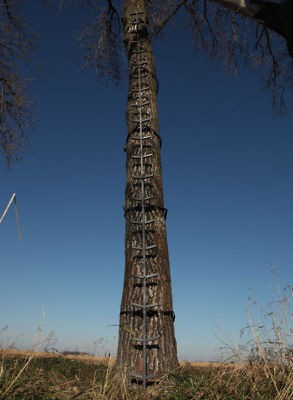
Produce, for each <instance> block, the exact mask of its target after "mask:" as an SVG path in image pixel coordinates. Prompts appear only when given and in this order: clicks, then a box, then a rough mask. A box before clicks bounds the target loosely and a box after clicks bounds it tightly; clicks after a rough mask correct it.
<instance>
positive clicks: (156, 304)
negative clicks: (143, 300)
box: [131, 303, 159, 308]
mask: <svg viewBox="0 0 293 400" xmlns="http://www.w3.org/2000/svg"><path fill="white" fill-rule="evenodd" d="M131 305H132V306H133V307H137V308H152V307H158V306H159V304H158V303H153V304H146V305H145V306H144V305H143V304H137V303H131Z"/></svg>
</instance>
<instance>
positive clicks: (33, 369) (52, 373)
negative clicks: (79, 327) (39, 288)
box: [0, 350, 293, 400]
mask: <svg viewBox="0 0 293 400" xmlns="http://www.w3.org/2000/svg"><path fill="white" fill-rule="evenodd" d="M0 355H1V367H0V398H1V400H6V399H7V400H15V399H18V400H65V399H66V400H67V399H68V400H69V399H80V400H136V399H137V400H138V399H150V400H151V399H153V400H195V399H197V400H244V399H245V400H270V399H276V400H291V399H293V371H292V364H291V365H289V364H288V365H276V364H274V365H273V364H267V363H265V362H261V361H260V360H255V361H253V360H251V362H250V363H245V364H231V363H230V364H227V365H226V364H220V363H200V362H198V363H181V365H180V366H179V367H178V370H177V371H175V372H174V373H173V374H170V375H166V376H165V377H163V379H162V380H161V382H159V384H157V385H156V386H153V387H150V388H149V389H148V391H147V393H146V394H144V393H143V392H142V391H141V390H140V389H139V388H138V387H137V386H136V385H132V386H127V384H126V380H124V379H123V377H122V376H121V374H117V371H116V370H115V360H112V359H106V358H98V357H92V356H84V355H82V356H77V355H56V354H50V353H41V352H25V351H17V350H0Z"/></svg>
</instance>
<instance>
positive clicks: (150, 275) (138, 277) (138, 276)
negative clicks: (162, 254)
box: [132, 272, 159, 279]
mask: <svg viewBox="0 0 293 400" xmlns="http://www.w3.org/2000/svg"><path fill="white" fill-rule="evenodd" d="M155 276H159V274H158V273H157V272H156V273H154V274H149V275H146V276H142V275H132V278H137V279H144V278H145V279H150V278H154V277H155Z"/></svg>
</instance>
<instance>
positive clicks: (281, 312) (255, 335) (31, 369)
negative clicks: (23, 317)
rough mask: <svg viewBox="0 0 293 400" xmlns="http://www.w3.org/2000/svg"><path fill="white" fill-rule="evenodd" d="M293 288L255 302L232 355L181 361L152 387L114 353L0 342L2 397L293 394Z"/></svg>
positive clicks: (153, 399)
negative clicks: (135, 379) (128, 372)
mask: <svg viewBox="0 0 293 400" xmlns="http://www.w3.org/2000/svg"><path fill="white" fill-rule="evenodd" d="M285 289H286V290H287V292H284V293H282V292H279V295H278V297H276V298H275V300H274V301H272V302H270V303H269V306H268V308H266V309H265V310H264V311H263V312H262V313H261V316H260V318H259V319H258V320H255V319H253V317H252V315H253V313H252V312H251V308H249V313H248V326H247V327H245V330H243V332H245V333H246V335H247V342H246V345H243V344H242V345H241V346H236V347H231V346H230V345H229V344H227V349H228V350H229V351H230V357H229V361H230V362H229V363H203V362H194V363H187V362H181V363H180V365H179V366H178V368H177V370H176V371H173V372H172V374H166V375H165V376H163V377H162V378H161V379H160V381H159V382H158V383H157V384H156V385H153V386H151V387H149V388H148V390H147V392H145V393H144V392H143V391H142V389H141V387H140V386H138V385H131V384H130V383H129V381H128V379H126V378H125V377H124V376H123V373H122V372H121V371H117V369H116V366H115V359H113V358H98V357H94V356H90V355H86V354H82V355H76V354H68V352H67V354H60V353H57V354H56V353H54V354H53V353H44V352H40V351H36V350H35V351H21V350H13V349H5V350H4V349H2V350H1V349H0V400H71V399H79V400H293V344H292V338H293V328H292V315H293V314H292V311H291V308H290V299H291V298H292V295H293V290H292V287H291V286H288V287H286V288H285ZM253 304H254V303H253ZM40 330H41V329H40V328H39V329H38V332H39V331H40ZM2 332H3V329H2ZM42 344H43V343H42V342H40V344H39V345H38V344H37V343H35V344H34V346H33V348H34V349H40V348H42V346H41V345H42ZM231 361H233V362H231Z"/></svg>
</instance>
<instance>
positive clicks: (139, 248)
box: [132, 244, 157, 250]
mask: <svg viewBox="0 0 293 400" xmlns="http://www.w3.org/2000/svg"><path fill="white" fill-rule="evenodd" d="M155 247H157V246H156V245H155V244H152V245H150V246H146V247H145V249H146V250H150V249H154V248H155ZM132 248H133V250H143V247H136V246H132Z"/></svg>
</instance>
